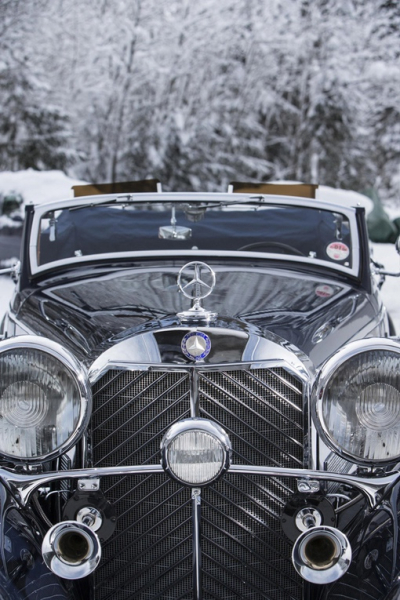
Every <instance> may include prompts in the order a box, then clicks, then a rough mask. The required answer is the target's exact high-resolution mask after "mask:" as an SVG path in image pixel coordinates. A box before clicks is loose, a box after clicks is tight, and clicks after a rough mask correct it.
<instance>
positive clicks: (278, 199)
mask: <svg viewBox="0 0 400 600" xmlns="http://www.w3.org/2000/svg"><path fill="white" fill-rule="evenodd" d="M115 199H120V200H121V204H123V201H124V199H125V200H126V201H127V202H130V203H135V202H138V203H155V204H162V203H165V202H169V203H171V202H172V203H183V202H187V203H190V202H211V203H212V202H215V203H218V202H221V203H232V204H238V205H240V204H249V203H251V202H252V201H254V203H257V202H261V203H265V206H269V205H282V206H299V207H304V208H314V209H320V210H326V211H331V212H338V213H341V214H343V215H345V216H346V217H347V219H348V221H349V226H350V236H351V256H352V266H351V267H346V266H344V265H340V264H335V263H334V262H330V261H328V260H322V259H317V258H313V257H310V256H304V257H302V256H294V255H293V256H292V255H288V254H286V255H285V254H279V253H272V252H259V251H257V252H252V251H240V250H229V251H228V250H188V249H185V250H163V251H162V252H160V251H159V250H147V251H132V252H112V253H105V254H90V255H86V256H82V257H80V256H71V257H70V258H66V259H62V260H57V261H53V262H49V263H46V264H44V265H39V264H38V262H37V248H38V238H39V233H40V222H41V219H42V217H43V216H44V215H45V214H46V213H48V212H51V211H55V210H65V209H68V208H78V207H83V206H84V205H85V204H87V206H88V207H90V206H96V205H97V204H99V205H104V203H105V202H107V200H109V201H110V202H111V201H115ZM160 256H161V257H162V258H163V259H165V258H169V257H171V258H172V257H175V258H179V257H185V258H187V257H190V258H193V259H194V258H196V257H199V258H200V257H202V256H203V257H219V258H233V257H234V258H237V257H240V258H252V259H254V258H255V257H257V258H260V259H269V260H279V261H283V262H292V263H293V262H295V263H299V264H309V265H318V266H323V267H325V268H329V269H332V270H333V271H336V272H337V271H339V272H341V273H344V274H347V275H350V276H353V277H359V274H360V273H359V271H360V245H359V235H358V228H357V220H356V211H355V208H351V207H347V206H343V205H341V204H335V203H332V202H324V201H323V200H314V199H312V200H309V199H307V198H297V197H293V196H272V195H263V194H259V195H256V194H229V193H215V194H214V193H204V194H202V193H198V192H190V193H182V192H179V193H164V192H163V193H146V194H131V195H130V196H129V199H127V195H126V194H117V195H116V194H109V195H101V196H100V195H99V196H86V197H79V198H69V199H68V200H60V201H57V202H51V203H45V204H38V205H36V206H35V212H34V216H33V221H32V226H31V231H30V238H29V263H30V264H29V266H30V271H31V274H32V275H38V274H40V273H44V272H46V271H51V270H52V269H54V268H59V267H67V266H70V265H79V264H85V263H87V262H88V261H94V260H95V261H96V262H103V261H105V260H106V261H110V260H114V261H115V260H120V259H125V258H132V259H140V258H160Z"/></svg>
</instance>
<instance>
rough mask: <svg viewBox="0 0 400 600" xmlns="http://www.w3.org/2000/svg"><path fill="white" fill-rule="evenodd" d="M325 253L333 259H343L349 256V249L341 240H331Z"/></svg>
mask: <svg viewBox="0 0 400 600" xmlns="http://www.w3.org/2000/svg"><path fill="white" fill-rule="evenodd" d="M326 253H327V255H328V256H329V258H332V259H333V260H345V259H346V258H347V257H348V256H349V254H350V250H349V248H348V246H346V244H343V243H342V242H332V244H329V246H327V248H326Z"/></svg>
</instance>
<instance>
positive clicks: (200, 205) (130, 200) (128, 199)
mask: <svg viewBox="0 0 400 600" xmlns="http://www.w3.org/2000/svg"><path fill="white" fill-rule="evenodd" d="M175 202H176V204H178V205H179V206H180V208H182V209H183V210H184V209H185V208H190V207H195V208H196V209H199V210H201V209H204V210H207V209H208V208H218V207H219V206H236V205H243V204H250V205H251V204H254V205H256V206H259V205H262V204H267V200H266V198H264V196H252V197H251V198H246V199H244V200H237V201H235V200H221V201H215V200H213V201H210V202H207V201H206V202H204V201H202V200H198V201H197V200H192V201H190V202H183V201H182V199H181V198H179V199H178V198H177V199H176V201H175V200H171V198H169V199H168V200H167V199H165V200H163V199H162V197H161V195H160V198H159V199H157V203H158V204H164V203H165V204H169V203H172V204H175ZM117 203H121V204H149V200H136V199H134V197H133V194H127V195H126V196H118V197H117V198H110V199H109V200H104V201H103V202H90V203H88V204H82V205H79V206H72V207H70V208H69V209H68V210H69V211H71V212H72V211H75V210H81V209H83V208H95V207H97V206H112V205H114V204H117Z"/></svg>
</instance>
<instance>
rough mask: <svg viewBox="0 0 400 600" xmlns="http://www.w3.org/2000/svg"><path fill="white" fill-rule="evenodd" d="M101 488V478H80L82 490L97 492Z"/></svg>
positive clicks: (80, 489)
mask: <svg viewBox="0 0 400 600" xmlns="http://www.w3.org/2000/svg"><path fill="white" fill-rule="evenodd" d="M99 489H100V479H99V478H98V477H92V478H91V479H79V480H78V490H79V491H80V492H96V491H98V490H99Z"/></svg>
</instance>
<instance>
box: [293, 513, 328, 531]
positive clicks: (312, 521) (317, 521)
mask: <svg viewBox="0 0 400 600" xmlns="http://www.w3.org/2000/svg"><path fill="white" fill-rule="evenodd" d="M295 523H296V527H297V529H298V530H299V531H307V529H310V527H318V526H319V525H321V523H322V515H321V513H320V512H319V510H317V509H316V508H313V507H305V508H302V509H301V510H299V512H298V513H297V515H296V517H295Z"/></svg>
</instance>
